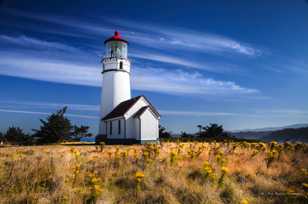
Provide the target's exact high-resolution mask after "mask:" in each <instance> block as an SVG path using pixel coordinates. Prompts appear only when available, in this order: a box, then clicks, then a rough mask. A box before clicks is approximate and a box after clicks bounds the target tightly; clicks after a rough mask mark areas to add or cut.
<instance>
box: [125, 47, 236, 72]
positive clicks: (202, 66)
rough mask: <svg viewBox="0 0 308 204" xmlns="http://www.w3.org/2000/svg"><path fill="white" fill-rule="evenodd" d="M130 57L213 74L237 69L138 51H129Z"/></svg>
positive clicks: (232, 66)
mask: <svg viewBox="0 0 308 204" xmlns="http://www.w3.org/2000/svg"><path fill="white" fill-rule="evenodd" d="M129 56H130V57H133V58H138V59H146V60H150V61H156V62H160V63H168V64H173V65H180V66H182V67H184V68H187V69H199V70H206V71H209V72H214V73H224V72H231V71H233V72H234V71H236V70H237V68H236V67H235V66H234V65H231V64H228V65H227V64H222V63H219V64H214V63H213V64H211V63H208V62H205V61H200V60H192V59H190V60H188V59H185V58H183V57H175V56H171V55H166V54H158V53H153V52H138V51H131V52H130V53H129Z"/></svg>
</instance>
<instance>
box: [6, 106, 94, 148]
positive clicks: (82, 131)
mask: <svg viewBox="0 0 308 204" xmlns="http://www.w3.org/2000/svg"><path fill="white" fill-rule="evenodd" d="M66 112H67V107H64V108H62V109H60V110H58V111H56V112H55V113H52V114H51V115H49V116H48V117H47V118H46V119H40V122H41V125H40V128H39V129H33V134H27V133H25V132H24V131H23V130H22V129H21V128H19V127H9V128H8V130H7V131H6V132H5V133H0V141H1V143H9V144H14V145H40V144H52V143H60V142H63V141H79V140H80V138H81V137H90V136H92V134H91V133H89V127H88V126H83V125H81V126H77V125H73V124H72V122H71V121H70V120H69V119H68V118H67V117H66V116H65V113H66Z"/></svg>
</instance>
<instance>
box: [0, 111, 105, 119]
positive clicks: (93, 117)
mask: <svg viewBox="0 0 308 204" xmlns="http://www.w3.org/2000/svg"><path fill="white" fill-rule="evenodd" d="M0 112H5V113H18V114H31V115H50V114H51V112H39V111H28V110H16V109H0ZM66 116H68V117H75V118H84V119H95V120H97V119H99V117H98V116H91V115H81V114H72V113H68V114H66Z"/></svg>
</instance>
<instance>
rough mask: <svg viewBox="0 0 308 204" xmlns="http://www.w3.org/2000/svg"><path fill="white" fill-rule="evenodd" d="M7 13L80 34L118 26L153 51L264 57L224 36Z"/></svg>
mask: <svg viewBox="0 0 308 204" xmlns="http://www.w3.org/2000/svg"><path fill="white" fill-rule="evenodd" d="M6 12H8V13H10V14H11V15H15V16H20V17H26V18H30V19H34V20H38V21H44V22H48V23H54V24H59V25H62V26H67V27H70V28H75V29H77V30H78V31H79V32H83V33H91V34H95V35H109V34H110V33H111V32H112V31H113V30H114V28H115V27H117V28H120V29H121V31H123V32H124V34H125V36H126V37H127V38H128V40H129V41H132V42H134V43H136V44H139V45H142V46H147V47H153V48H161V49H166V48H168V49H169V50H179V49H181V50H186V51H196V52H205V53H212V54H222V53H234V54H236V53H237V54H241V55H246V56H258V55H261V54H262V51H261V50H260V49H258V48H255V47H253V46H252V45H250V44H248V43H243V42H241V41H238V40H235V39H232V38H229V37H226V36H223V35H217V34H212V33H201V32H198V31H194V30H189V29H185V28H177V27H168V28H166V27H163V26H159V27H158V26H155V25H153V24H151V23H141V22H133V21H127V20H124V19H116V18H112V19H107V18H103V19H101V22H100V23H94V22H88V21H82V20H78V21H77V20H75V19H72V18H69V17H67V16H66V17H63V16H62V17H61V16H48V15H39V14H32V13H27V12H22V11H19V10H6ZM102 22H103V23H102Z"/></svg>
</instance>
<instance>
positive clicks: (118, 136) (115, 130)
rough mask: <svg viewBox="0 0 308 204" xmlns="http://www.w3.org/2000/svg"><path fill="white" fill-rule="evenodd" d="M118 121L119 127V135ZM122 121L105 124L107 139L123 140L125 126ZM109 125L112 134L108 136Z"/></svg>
mask: <svg viewBox="0 0 308 204" xmlns="http://www.w3.org/2000/svg"><path fill="white" fill-rule="evenodd" d="M119 121H120V123H121V125H120V128H121V130H120V133H119ZM124 122H125V121H124V119H117V120H111V121H108V122H107V137H108V138H110V139H123V138H125V124H124ZM110 123H112V134H110Z"/></svg>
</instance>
